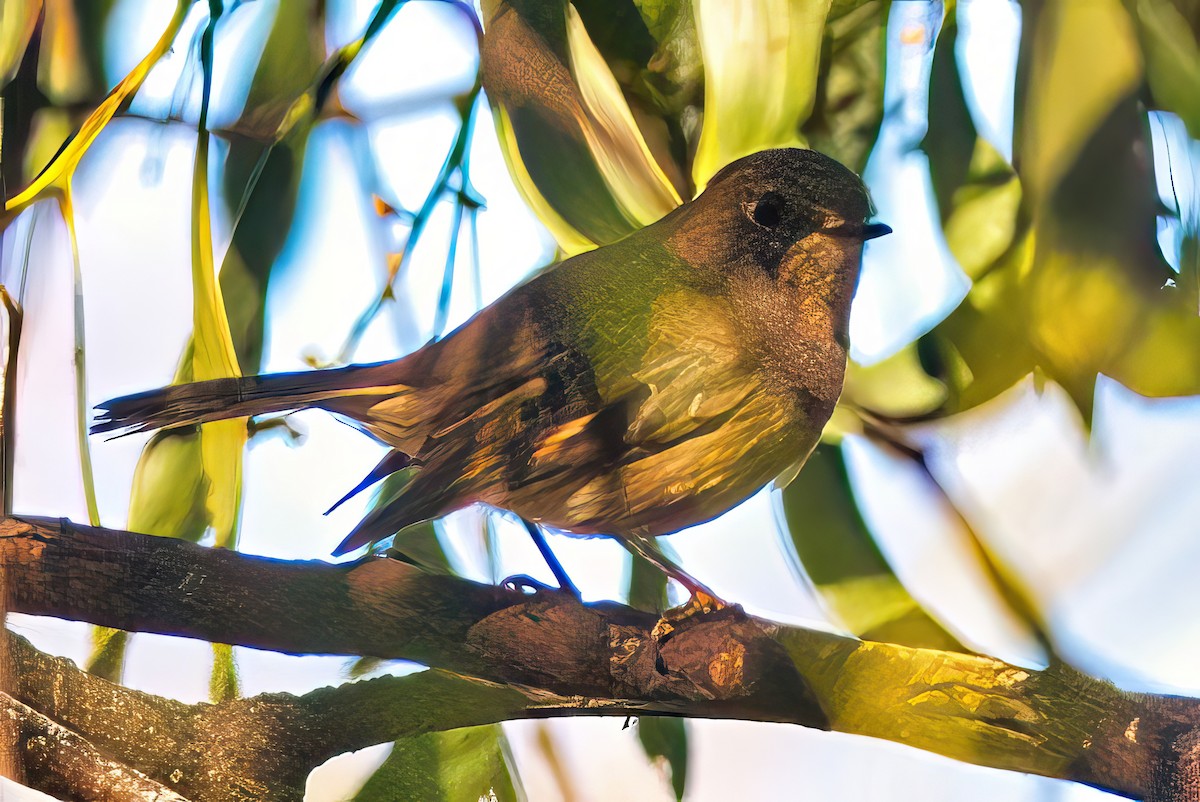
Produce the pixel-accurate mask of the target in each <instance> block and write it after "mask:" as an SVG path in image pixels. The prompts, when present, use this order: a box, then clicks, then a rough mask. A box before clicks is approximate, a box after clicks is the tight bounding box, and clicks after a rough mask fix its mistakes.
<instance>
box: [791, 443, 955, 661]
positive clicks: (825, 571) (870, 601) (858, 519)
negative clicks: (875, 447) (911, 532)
mask: <svg viewBox="0 0 1200 802" xmlns="http://www.w3.org/2000/svg"><path fill="white" fill-rule="evenodd" d="M782 497H783V512H784V517H785V519H786V522H787V528H788V532H789V534H790V536H791V542H792V544H793V546H794V548H795V553H796V555H797V556H798V557H799V559H800V563H801V565H802V566H803V570H804V572H805V574H806V575H807V576H808V579H809V580H810V581H811V582H812V584H813V586H814V587H815V589H816V590H817V592H818V593H819V594H820V596H821V598H822V600H823V601H824V603H825V606H826V608H827V609H828V610H829V612H830V614H831V615H832V616H833V618H834V620H835V621H837V622H839V623H841V624H842V625H843V626H845V627H846V629H848V630H849V631H850V632H853V633H854V634H855V635H858V636H859V637H861V638H863V639H865V640H879V641H887V642H889V643H902V644H905V645H908V646H918V647H925V648H931V649H947V650H951V651H963V646H962V645H961V644H960V643H959V642H958V640H957V639H956V638H954V636H952V635H951V634H950V633H949V632H947V631H946V630H945V629H943V628H942V627H941V626H940V625H939V624H938V623H937V622H936V621H934V620H933V619H932V618H931V617H930V616H929V614H928V613H926V612H925V611H924V610H923V609H922V608H921V606H920V604H919V603H918V602H917V601H916V600H915V599H914V598H913V597H912V596H911V595H910V594H909V593H908V591H907V590H905V588H904V586H903V585H901V584H900V580H899V579H897V578H896V575H895V574H894V573H893V571H892V569H891V568H890V567H889V566H888V564H887V561H886V560H885V559H884V557H883V555H882V554H881V553H880V551H879V547H878V546H877V545H876V544H875V541H874V539H873V538H872V536H871V532H870V530H869V529H868V528H867V525H866V523H865V522H864V521H863V518H862V514H861V513H860V512H859V510H858V506H857V503H856V502H855V499H854V492H853V489H852V487H851V484H850V478H849V476H848V474H847V472H846V464H845V459H844V457H843V456H842V453H841V449H840V447H838V446H830V445H820V446H818V447H817V449H816V450H815V451H814V452H813V454H812V456H810V457H809V459H808V462H807V463H805V465H804V469H803V470H802V471H800V474H799V475H798V476H797V477H796V479H795V480H793V481H792V482H791V484H789V485H788V486H787V487H786V488H784V489H783V491H782Z"/></svg>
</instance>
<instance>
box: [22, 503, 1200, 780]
mask: <svg viewBox="0 0 1200 802" xmlns="http://www.w3.org/2000/svg"><path fill="white" fill-rule="evenodd" d="M0 560H3V562H5V563H6V564H8V565H9V566H10V568H9V576H10V581H11V590H12V601H11V604H12V607H11V609H13V610H14V611H21V612H28V613H35V614H42V615H55V616H59V617H64V618H71V619H75V620H84V621H89V622H91V623H95V624H102V625H105V626H112V627H119V628H122V629H131V630H139V631H149V632H160V633H167V634H177V635H186V636H189V637H196V638H202V639H206V640H212V641H217V642H224V643H234V644H239V645H243V646H253V647H257V648H264V649H272V650H276V651H284V652H291V653H331V654H360V655H373V656H378V657H384V658H407V659H415V660H419V661H421V662H423V663H426V664H428V665H431V666H436V667H440V668H445V669H449V670H452V671H455V672H460V673H464V674H470V675H473V676H476V677H480V678H482V679H485V680H488V681H490V682H492V683H503V684H505V685H506V686H509V687H505V688H503V689H502V690H503V691H504V693H508V694H516V695H515V696H510V697H507V701H506V702H504V703H501V704H499V705H490V704H485V703H484V701H483V700H481V699H476V700H475V701H474V702H472V704H471V706H469V707H468V709H466V710H463V711H462V713H463V715H464V718H463V719H461V720H459V719H455V718H454V717H453V716H451V717H450V719H448V720H449V721H450V722H452V723H451V724H449V725H447V724H446V722H445V721H443V720H441V718H440V717H441V716H442V715H443V714H442V711H443V710H454V709H456V707H455V705H456V700H458V699H459V698H460V697H459V694H460V693H464V694H465V695H466V696H467V697H468V698H470V694H466V693H465V691H464V690H463V687H462V686H457V685H456V686H454V687H453V688H450V686H436V683H439V682H448V681H449V680H448V679H446V678H445V675H443V674H441V673H440V672H426V673H424V674H421V675H417V676H420V677H424V678H425V679H421V680H417V679H415V678H409V677H406V678H404V680H405V681H408V680H411V682H410V683H409V684H408V685H405V686H400V685H397V686H395V687H396V688H401V687H403V693H404V694H405V696H404V699H405V702H404V704H402V705H401V707H405V706H406V705H409V704H410V702H409V701H408V700H409V699H410V696H409V694H413V693H418V694H419V693H427V694H429V695H430V699H435V698H436V704H435V703H434V702H433V701H431V703H430V704H431V706H430V707H429V708H428V709H429V710H435V709H436V710H437V711H438V712H437V713H436V714H433V713H430V714H429V716H428V718H427V719H426V720H425V721H424V723H423V724H422V723H413V722H412V721H411V720H409V721H407V723H403V725H402V724H401V722H399V720H398V719H391V718H388V717H387V715H388V714H386V713H385V712H384V711H385V710H386V709H387V706H386V705H383V704H382V703H381V702H380V700H379V699H378V698H376V697H375V695H376V694H379V693H382V692H381V691H374V690H372V691H368V690H365V689H367V688H372V687H376V688H377V687H383V686H372V685H371V684H370V683H361V684H360V685H361V686H362V688H363V690H361V691H358V692H359V693H362V694H363V697H362V699H361V700H360V702H357V703H355V704H350V703H349V702H347V701H346V700H347V699H350V698H351V695H352V691H349V690H343V689H336V690H335V691H327V693H331V694H338V695H337V696H336V697H335V696H330V697H329V698H328V699H327V700H326V701H325V702H320V703H318V702H316V701H313V702H312V704H313V708H312V710H311V711H310V712H309V713H307V714H306V715H307V716H309V718H306V719H305V721H306V722H308V723H305V724H304V725H303V726H301V725H300V724H298V723H297V722H298V721H299V719H297V718H295V717H294V715H295V714H294V706H293V708H288V709H289V710H292V712H289V713H287V714H286V715H284V714H283V713H280V717H279V718H278V724H277V725H271V726H275V727H277V729H275V730H271V729H270V728H269V727H268V729H267V730H264V731H263V732H266V733H267V735H264V736H263V737H266V738H267V740H266V741H265V743H271V744H274V745H276V747H277V748H279V747H278V745H279V744H281V743H282V742H283V741H284V740H287V739H291V740H295V739H297V738H300V737H301V735H302V736H303V738H311V739H314V740H313V741H312V743H313V744H318V745H320V748H318V746H316V745H314V746H312V747H310V748H308V749H309V751H308V752H306V754H308V755H309V759H310V760H315V759H316V758H317V757H318V756H319V755H320V754H324V753H323V752H322V751H321V750H322V749H324V750H326V751H328V750H329V749H338V750H340V751H345V750H346V749H350V748H357V746H352V745H347V744H345V743H337V744H333V743H332V742H331V741H330V740H329V739H330V738H331V736H330V735H328V734H327V733H328V732H329V731H332V730H346V729H350V730H354V729H356V728H357V729H358V730H359V731H360V732H361V733H362V737H364V738H371V739H376V740H377V741H386V740H391V739H392V738H394V737H396V735H397V734H398V733H399V732H405V733H409V734H411V733H414V732H420V731H428V730H433V729H442V728H445V727H446V726H465V725H466V724H478V723H487V721H492V720H501V719H504V718H518V717H524V716H533V715H538V716H544V715H562V714H564V713H567V712H569V713H571V714H578V713H581V712H585V713H599V714H626V713H628V712H630V711H635V712H657V713H669V714H678V715H687V716H698V717H718V718H739V719H746V720H758V721H784V722H792V723H797V724H802V725H804V726H810V727H822V728H832V729H836V730H839V731H842V732H849V733H857V734H861V735H868V736H872V737H879V738H887V739H889V740H894V741H899V742H901V743H906V744H909V745H912V746H916V747H918V748H921V749H926V750H929V751H933V752H937V753H939V754H943V755H947V756H950V757H953V758H957V759H960V760H966V761H969V762H973V763H979V764H983V765H988V766H994V767H998V768H1005V769H1014V770H1019V771H1025V772H1030V773H1036V774H1043V775H1046V776H1051V777H1059V778H1064V779H1072V780H1077V781H1079V782H1084V783H1088V784H1091V785H1096V786H1098V787H1101V788H1105V789H1108V790H1112V791H1115V792H1117V793H1121V794H1125V795H1127V796H1131V797H1139V798H1140V797H1148V798H1150V799H1153V800H1155V802H1178V801H1179V800H1183V799H1195V796H1194V791H1189V790H1187V789H1188V788H1190V786H1188V785H1187V784H1186V783H1184V784H1183V785H1180V782H1179V781H1178V778H1179V777H1180V776H1182V775H1181V773H1180V772H1181V769H1183V768H1184V767H1185V766H1189V765H1190V766H1192V767H1193V769H1194V765H1195V760H1196V755H1195V749H1194V748H1190V747H1189V746H1188V744H1190V743H1193V742H1194V741H1189V740H1188V739H1189V738H1192V739H1194V738H1195V737H1196V736H1197V734H1198V733H1200V703H1198V702H1197V701H1196V700H1193V699H1184V698H1177V697H1165V696H1153V695H1147V694H1131V693H1123V692H1121V691H1118V690H1117V689H1115V688H1113V687H1112V686H1111V685H1108V684H1106V683H1103V682H1099V681H1097V680H1094V679H1091V678H1088V677H1085V676H1083V675H1081V674H1079V673H1078V672H1075V671H1073V670H1072V669H1070V668H1069V667H1067V666H1065V665H1061V664H1056V665H1053V666H1051V667H1049V668H1048V669H1046V670H1044V671H1031V670H1027V669H1023V668H1020V667H1017V666H1012V665H1008V664H1005V663H1002V662H1000V661H996V660H992V659H990V658H986V657H980V656H976V655H964V654H957V653H951V652H939V651H933V650H922V649H911V648H907V647H902V646H895V645H890V644H882V643H868V642H862V641H858V640H855V639H852V638H846V637H842V636H838V635H833V634H829V633H824V632H817V631H812V630H806V629H802V628H796V627H785V626H780V625H777V624H772V623H770V622H767V621H762V620H759V619H754V618H751V617H748V616H746V615H744V614H743V613H742V612H741V611H740V610H739V609H737V608H732V609H727V610H723V611H720V612H718V613H715V614H711V615H706V616H701V617H696V618H692V619H688V620H687V621H685V622H683V623H681V624H679V625H678V628H677V629H676V630H675V631H674V632H672V633H670V635H668V636H666V637H660V638H656V637H655V636H654V635H653V634H652V630H653V627H654V624H655V623H656V618H655V617H654V616H651V615H648V614H645V613H641V612H639V611H635V610H631V609H629V608H626V607H622V606H619V605H615V604H596V605H581V604H579V603H578V602H576V601H575V600H574V599H572V598H570V597H566V596H564V595H563V594H560V593H554V592H547V593H539V594H537V595H535V596H527V595H523V594H520V593H516V592H512V591H507V590H504V589H501V588H495V587H491V586H484V585H479V584H476V583H473V582H469V581H466V580H462V579H456V578H452V577H444V576H433V575H429V574H425V573H422V572H421V571H419V570H418V569H416V568H414V567H412V566H410V565H407V564H405V563H403V562H400V561H397V560H389V559H380V558H371V559H366V560H363V561H360V562H358V563H354V564H351V565H345V566H333V565H329V564H326V563H321V562H283V561H278V560H268V559H264V558H257V557H250V556H246V555H241V554H236V553H233V552H229V551H224V550H217V549H205V548H202V547H198V546H194V545H192V544H189V543H187V542H184V541H179V540H172V539H166V538H154V537H149V536H143V535H136V534H132V533H128V532H118V531H112V530H105V529H98V528H93V527H86V526H78V525H74V524H71V523H70V522H67V521H45V520H34V519H27V520H18V519H7V520H4V521H0ZM454 679H455V681H457V682H467V680H463V679H462V678H461V677H456V678H454ZM396 682H401V681H400V680H397V681H396ZM472 682H473V681H472ZM422 683H430V684H431V686H430V688H428V689H426V688H423V686H422ZM513 685H517V686H524V688H514V687H512V686H513ZM435 686H436V687H435ZM358 687H359V685H352V686H344V688H351V689H353V688H358ZM387 687H389V688H391V687H392V686H390V685H388V686H387ZM471 687H472V688H479V687H484V686H480V685H477V684H476V685H472V686H471ZM487 687H489V688H491V689H492V690H490V691H489V692H488V693H489V694H491V693H493V692H494V693H499V692H500V691H497V690H495V686H487ZM438 688H442V689H443V690H442V691H440V692H438ZM530 688H535V689H539V690H538V691H537V692H534V691H530V690H529V689H530ZM389 692H391V691H390V690H389ZM317 693H321V692H317ZM342 694H345V696H342ZM530 694H534V696H530ZM538 694H542V696H538ZM544 694H550V695H551V696H550V697H546V696H544ZM309 696H312V695H311V694H310V695H309ZM535 697H536V698H540V699H545V698H553V699H555V700H556V701H554V702H553V703H551V706H550V707H546V706H545V705H544V704H542V703H540V702H537V703H535V702H534V701H533V699H534V698H535ZM302 698H303V699H308V697H302ZM417 698H420V697H417ZM335 699H336V700H337V701H336V702H335ZM564 700H566V701H564ZM48 703H49V702H47V701H46V700H43V701H42V702H39V703H38V704H35V705H34V706H35V707H41V705H42V704H48ZM230 704H231V705H232V706H231V707H225V706H220V707H219V708H213V709H214V710H216V709H220V710H225V711H229V712H227V713H223V714H222V715H229V716H233V717H234V718H232V719H229V720H224V719H220V720H219V723H217V724H214V725H213V726H216V727H217V730H216V732H218V733H220V734H224V733H228V732H230V731H235V732H240V731H242V730H244V729H246V728H247V727H250V726H251V725H250V724H244V723H239V722H241V721H242V719H238V718H237V716H236V715H235V713H234V712H233V711H237V710H242V712H241V713H240V715H241V716H243V718H245V719H246V720H251V719H253V718H254V715H258V714H254V715H251V714H249V713H247V712H245V711H246V710H248V709H249V708H245V709H242V708H238V707H237V705H238V704H243V703H236V702H235V703H230ZM244 704H248V705H251V706H253V705H255V704H256V703H255V702H253V701H247V702H244ZM258 704H260V705H261V704H262V703H258ZM305 704H308V703H307V702H306V703H305ZM318 708H320V709H319V710H318ZM96 709H97V710H101V709H108V710H111V708H96ZM258 709H259V710H260V711H261V710H266V709H268V708H264V707H259V708H258ZM350 710H353V711H354V712H353V716H352V717H351V718H349V720H341V722H340V723H339V721H338V720H335V718H336V717H339V716H344V715H346V712H347V711H350ZM484 711H486V712H487V714H486V715H485V714H484ZM51 715H55V714H53V713H52V714H51ZM80 715H81V716H83V715H84V714H83V713H80ZM107 715H108V716H109V717H110V718H111V717H112V716H111V714H107ZM213 715H216V714H215V713H214V714H213ZM372 716H378V718H372ZM55 717H56V718H58V716H57V715H55ZM478 719H485V720H478ZM73 720H74V719H73ZM213 721H218V719H213ZM372 721H374V722H375V724H374V725H373V726H369V725H368V724H364V722H372ZM253 726H255V727H264V726H267V725H264V724H261V723H255V724H254V725H253ZM422 726H423V727H424V728H425V729H423V730H422V729H420V727H422ZM406 727H407V728H409V729H405V728H406ZM412 727H417V729H412ZM79 730H80V731H81V732H88V733H91V732H93V730H91V729H89V728H88V727H85V726H83V725H82V724H80V725H79ZM181 732H187V733H190V734H187V735H186V736H185V739H184V740H182V741H181V742H180V743H179V744H178V745H176V746H175V747H173V748H172V750H171V751H172V752H179V751H182V750H184V749H193V748H195V746H194V744H195V743H206V737H205V736H204V734H203V733H202V732H201V731H200V730H198V729H193V730H186V731H184V730H181ZM322 733H324V734H322ZM268 735H269V737H268ZM130 737H132V736H130ZM231 740H237V739H231ZM372 742H375V741H372ZM361 745H365V743H364V744H361ZM141 748H144V749H152V748H153V745H151V744H145V745H144V746H143V747H141ZM205 748H206V749H207V748H208V747H205ZM302 751H303V750H302ZM330 754H336V752H332V753H330ZM205 759H207V760H210V761H214V762H213V765H214V766H215V765H217V763H218V762H219V761H220V760H225V759H226V758H224V757H221V756H219V755H215V754H214V755H209V756H208V757H207V758H205ZM229 760H231V761H232V760H233V758H229ZM1188 761H1191V763H1189V762H1188ZM318 762H319V761H318ZM133 765H141V764H138V763H134V764H133ZM311 765H316V763H311V764H310V767H311ZM214 770H215V769H214ZM1185 773H1186V770H1185ZM147 774H149V775H150V776H152V777H157V776H160V775H159V774H157V773H155V772H153V771H147ZM1164 778H1165V779H1164ZM1181 789H1182V790H1181ZM1189 794H1191V795H1190V796H1189Z"/></svg>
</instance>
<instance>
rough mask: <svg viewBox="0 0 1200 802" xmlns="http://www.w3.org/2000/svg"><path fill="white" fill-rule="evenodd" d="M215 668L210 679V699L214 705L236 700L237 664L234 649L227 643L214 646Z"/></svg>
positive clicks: (237, 683)
mask: <svg viewBox="0 0 1200 802" xmlns="http://www.w3.org/2000/svg"><path fill="white" fill-rule="evenodd" d="M212 652H213V667H212V673H211V674H210V675H209V678H208V698H209V700H210V701H212V702H213V703H214V704H215V703H218V702H224V701H226V700H229V699H236V698H237V697H238V696H239V695H240V694H241V691H240V690H239V685H240V683H239V680H238V670H237V663H236V662H235V661H234V657H233V647H232V646H230V645H228V644H226V643H214V644H213V645H212Z"/></svg>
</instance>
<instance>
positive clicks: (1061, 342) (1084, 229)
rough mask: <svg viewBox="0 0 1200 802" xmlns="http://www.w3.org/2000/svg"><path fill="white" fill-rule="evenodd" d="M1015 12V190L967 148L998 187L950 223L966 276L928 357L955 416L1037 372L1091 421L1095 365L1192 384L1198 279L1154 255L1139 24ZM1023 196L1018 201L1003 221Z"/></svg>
mask: <svg viewBox="0 0 1200 802" xmlns="http://www.w3.org/2000/svg"><path fill="white" fill-rule="evenodd" d="M1023 20H1024V25H1025V28H1026V32H1025V41H1026V42H1027V43H1028V45H1029V46H1028V47H1027V48H1026V50H1025V51H1023V54H1022V64H1021V68H1020V69H1019V71H1018V80H1019V82H1020V83H1019V84H1018V92H1017V97H1018V99H1019V102H1020V105H1019V107H1018V121H1019V125H1018V131H1019V135H1018V137H1017V150H1016V163H1017V164H1018V165H1019V166H1020V170H1019V177H1020V182H1021V188H1020V189H1019V190H1018V189H1014V188H1012V186H1011V184H1012V182H1011V180H1005V179H1004V174H1005V170H1004V168H1003V167H996V165H997V162H998V161H999V160H998V157H997V156H996V154H994V153H991V152H988V151H982V152H981V151H980V150H979V149H976V151H975V154H974V155H973V157H972V167H971V171H978V173H979V174H980V175H982V176H986V175H988V174H989V173H990V174H992V175H993V176H994V179H993V181H994V183H995V186H993V187H992V188H991V189H987V188H986V184H985V183H983V182H977V183H980V184H981V187H980V189H979V190H978V191H977V194H975V195H974V196H972V195H970V194H967V193H966V192H965V190H960V191H959V192H957V193H956V194H955V198H954V201H953V202H954V203H956V204H958V208H956V209H955V210H954V211H952V213H951V217H950V220H948V221H947V234H948V239H949V240H950V241H951V242H952V247H953V248H954V249H955V253H956V255H959V258H960V259H962V260H963V262H964V265H965V266H966V267H968V269H970V270H971V271H972V272H973V273H974V274H975V279H976V280H975V284H974V286H973V288H972V290H971V292H970V293H969V294H968V296H967V298H966V299H965V300H964V302H963V304H962V305H961V306H960V307H959V308H958V309H957V310H955V312H954V313H953V314H952V315H951V316H950V317H949V318H948V319H947V320H946V321H945V323H943V324H942V325H940V326H939V327H938V328H937V329H935V331H934V332H933V334H932V336H931V337H929V338H928V339H927V340H926V341H925V342H924V343H923V345H922V349H921V351H922V357H923V359H924V360H925V361H926V363H927V367H929V368H930V369H931V370H933V371H934V375H936V376H938V377H939V378H942V379H943V380H945V381H946V382H947V385H948V386H949V387H950V389H951V398H950V402H949V403H948V405H947V409H948V410H952V409H963V408H966V407H969V406H972V405H974V404H978V403H981V402H983V401H986V400H988V399H990V398H992V397H994V396H995V395H997V394H998V393H1000V392H1002V391H1004V390H1005V389H1007V388H1008V387H1011V386H1012V385H1013V384H1014V383H1016V382H1017V381H1018V380H1020V379H1021V378H1022V377H1024V376H1025V375H1027V374H1029V373H1030V372H1035V371H1036V372H1040V374H1041V375H1043V376H1045V377H1047V378H1050V379H1053V380H1054V381H1056V382H1058V383H1059V384H1060V385H1062V386H1063V387H1064V388H1065V389H1066V390H1067V391H1068V392H1069V393H1070V395H1071V397H1072V398H1073V399H1074V400H1075V403H1076V404H1077V405H1078V407H1079V409H1080V410H1081V411H1083V413H1084V415H1085V416H1087V415H1089V414H1090V410H1091V405H1092V399H1093V388H1094V385H1095V381H1096V376H1097V374H1099V373H1103V374H1105V375H1107V376H1111V377H1112V378H1115V379H1116V380H1117V381H1119V382H1121V383H1122V384H1123V385H1125V386H1126V387H1129V388H1130V389H1133V390H1134V391H1136V392H1138V393H1141V394H1143V395H1149V396H1166V395H1188V394H1193V393H1197V392H1200V317H1198V316H1197V309H1196V303H1195V299H1196V293H1195V289H1194V288H1193V287H1192V286H1191V283H1192V282H1193V278H1192V277H1191V276H1189V275H1183V274H1179V275H1177V274H1175V273H1173V272H1172V271H1171V270H1170V268H1169V267H1168V266H1167V264H1166V262H1165V260H1164V259H1163V258H1162V255H1161V253H1160V252H1159V250H1158V244H1157V229H1156V219H1157V215H1158V213H1159V204H1158V196H1157V189H1156V186H1155V179H1154V176H1153V172H1152V169H1151V165H1150V163H1149V160H1148V159H1147V158H1146V156H1145V154H1146V153H1147V151H1148V148H1149V141H1148V133H1147V129H1146V117H1145V113H1144V110H1142V109H1141V108H1140V107H1139V106H1138V104H1137V102H1136V99H1135V98H1134V96H1133V92H1134V90H1136V88H1137V86H1138V85H1139V84H1140V81H1141V59H1140V54H1139V52H1138V46H1137V41H1136V38H1135V35H1134V29H1133V22H1132V20H1131V18H1130V17H1129V16H1128V14H1127V13H1126V10H1125V8H1124V7H1123V6H1122V5H1121V4H1120V3H1118V2H1115V0H1113V1H1112V2H1110V1H1109V0H1104V2H1099V1H1098V2H1094V3H1079V4H1075V3H1048V4H1045V5H1044V6H1040V7H1036V8H1031V9H1030V10H1029V12H1028V13H1026V14H1025V15H1024V17H1023ZM989 162H990V163H991V164H992V165H993V169H989V168H988V166H987V165H988V163H989ZM1018 192H1019V193H1020V195H1019V197H1020V201H1021V208H1020V209H1019V210H1018V211H1017V212H1016V213H1015V216H1009V215H1010V212H1009V209H1011V208H1012V204H1013V202H1014V199H1015V198H1017V197H1018ZM1009 193H1011V195H1010V194H1009ZM972 204H978V205H979V208H976V209H972V208H971V206H972ZM1009 220H1015V223H1014V224H1013V225H1014V230H1013V242H1012V244H1011V245H1010V246H1008V247H1005V246H1004V239H1005V238H1006V237H1007V235H1008V228H1007V226H1008V225H1009V223H1008V221H1009ZM1025 225H1028V226H1029V230H1028V231H1027V232H1023V231H1022V229H1023V227H1024V226H1025ZM973 234H977V236H974V237H973V236H972V235H973ZM997 252H999V254H1000V255H999V256H998V257H995V260H994V261H993V262H992V263H991V264H990V265H989V264H988V262H989V260H991V259H992V258H993V255H994V254H996V253H997ZM985 270H986V271H987V272H986V275H982V274H983V272H984V271H985Z"/></svg>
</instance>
